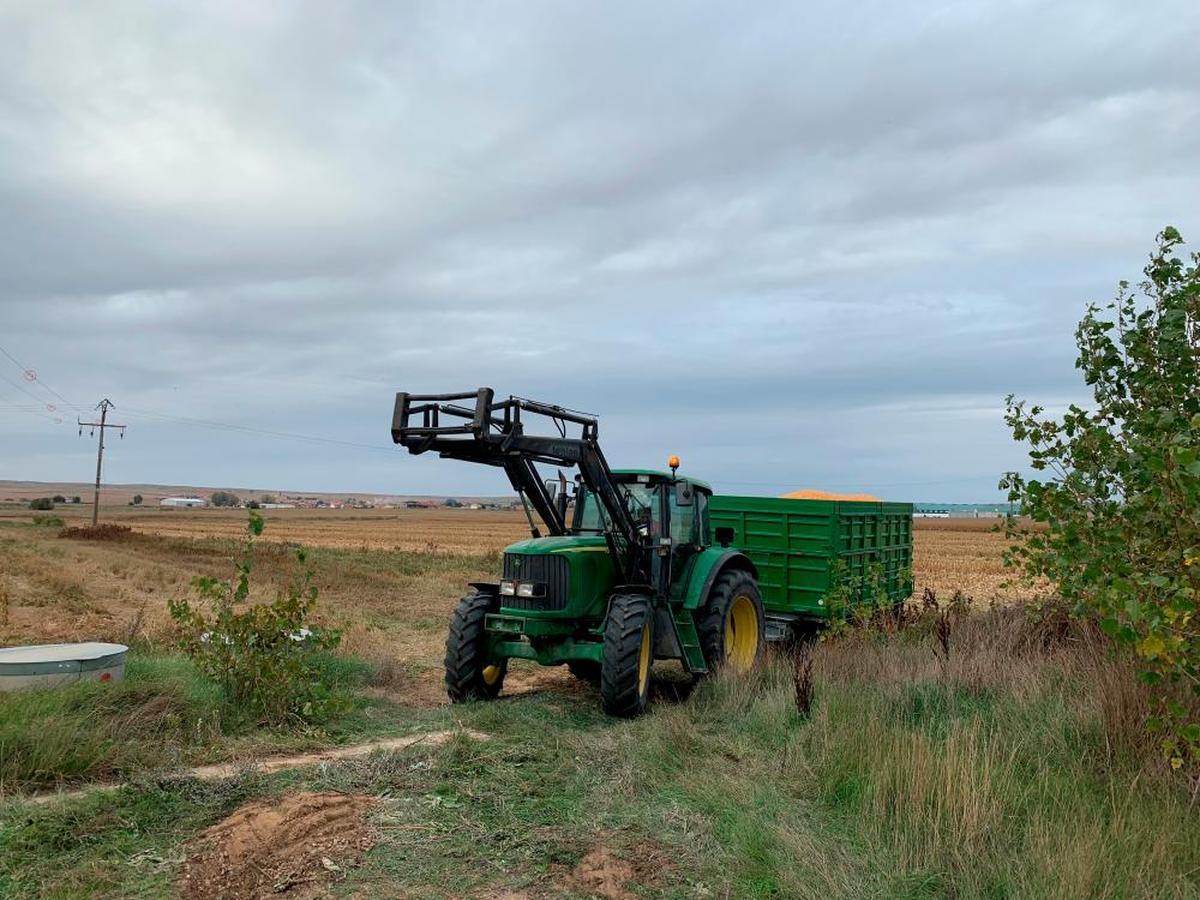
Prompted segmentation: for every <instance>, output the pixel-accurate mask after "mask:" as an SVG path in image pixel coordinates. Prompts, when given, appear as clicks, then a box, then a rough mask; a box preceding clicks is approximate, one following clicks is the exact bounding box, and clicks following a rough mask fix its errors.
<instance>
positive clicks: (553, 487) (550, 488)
mask: <svg viewBox="0 0 1200 900" xmlns="http://www.w3.org/2000/svg"><path fill="white" fill-rule="evenodd" d="M546 493H547V494H549V495H550V499H551V500H553V499H554V498H555V497H557V496H558V479H557V478H547V479H546Z"/></svg>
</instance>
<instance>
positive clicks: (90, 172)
mask: <svg viewBox="0 0 1200 900" xmlns="http://www.w3.org/2000/svg"><path fill="white" fill-rule="evenodd" d="M1151 6H1152V7H1154V8H1153V9H1149V8H1147V7H1146V5H1144V4H1143V5H1141V6H1138V7H1136V8H1134V7H1129V6H1128V5H1127V4H1118V3H1094V2H1086V3H1085V2H1076V3H1060V4H1053V5H1043V4H1033V3H1016V4H1014V3H996V2H992V3H987V2H977V3H961V4H954V5H950V6H943V7H936V8H935V7H931V6H928V5H926V4H910V5H907V6H904V5H896V4H884V3H879V4H873V5H867V6H861V5H860V6H859V7H855V8H852V9H847V8H845V6H844V4H840V5H835V4H832V3H823V4H817V5H812V4H808V5H804V6H803V7H801V6H799V5H795V4H757V5H754V6H753V7H751V8H748V9H734V8H731V7H724V6H720V5H716V4H712V5H706V6H705V5H696V4H683V3H674V4H672V3H668V4H655V5H654V6H653V7H649V8H646V7H644V6H637V5H633V4H629V5H614V4H605V5H603V6H597V7H594V8H580V7H578V6H563V5H560V4H548V3H547V4H527V5H523V6H521V7H520V8H514V7H512V6H503V7H500V6H496V7H479V6H477V5H474V4H472V5H467V4H455V3H438V4H427V5H410V6H406V7H403V8H401V9H397V8H396V7H394V5H391V4H375V3H350V4H342V5H339V6H337V7H330V6H328V5H326V4H309V5H303V4H288V5H281V6H278V7H271V6H268V5H263V4H252V5H247V4H233V3H230V4H206V5H205V6H203V7H196V8H194V9H192V8H189V9H187V10H180V9H167V8H166V7H161V6H154V5H149V4H146V5H142V4H133V3H126V4H122V3H115V4H106V5H105V6H104V7H103V8H101V7H87V6H73V7H59V8H47V7H38V6H30V5H13V6H11V7H5V8H0V270H2V271H3V272H4V278H3V279H2V280H0V345H2V346H4V347H6V348H8V349H9V350H10V351H11V352H13V353H14V354H15V355H17V357H18V358H19V359H21V360H22V361H23V362H25V363H27V364H29V365H33V366H36V367H37V369H38V371H39V373H40V375H41V377H42V378H43V379H44V381H45V382H47V383H49V384H50V385H51V386H52V387H54V388H55V389H56V390H58V391H60V392H62V393H63V394H64V395H65V396H67V397H68V398H70V399H71V400H72V401H73V402H74V403H76V404H79V405H80V406H81V407H83V408H88V407H90V406H91V405H92V404H93V403H94V402H95V401H96V400H97V399H99V396H100V395H103V394H106V395H109V396H112V397H113V399H114V400H115V401H116V402H117V403H118V407H119V408H120V410H121V412H122V413H123V414H125V415H126V416H128V419H129V421H130V423H131V425H133V426H134V427H133V428H131V430H130V432H129V437H128V439H127V440H126V441H125V442H124V443H123V444H122V445H120V447H119V449H118V451H117V452H115V453H114V454H112V458H111V462H110V467H109V469H108V473H109V478H110V479H111V480H114V481H134V480H139V481H140V480H147V481H190V482H206V483H227V484H230V483H232V484H251V485H259V486H271V487H297V488H300V487H310V488H313V489H346V490H350V489H355V490H397V491H423V490H428V491H439V492H440V491H449V490H460V489H461V490H496V491H499V490H501V489H503V485H502V484H501V483H500V482H498V481H496V480H495V479H494V478H492V477H491V475H490V474H489V473H486V472H483V473H481V472H473V471H471V470H469V469H468V468H465V467H459V466H454V465H452V464H439V463H438V462H437V461H428V460H423V459H422V460H418V459H413V458H409V457H407V456H406V455H397V454H394V453H389V452H388V439H387V434H386V428H387V422H388V412H389V406H390V402H391V393H392V391H394V390H396V389H398V388H406V389H414V390H421V389H448V388H457V387H466V388H471V387H475V386H477V385H479V384H493V385H495V386H496V387H497V388H498V389H499V390H501V391H512V392H514V393H520V394H525V395H531V396H538V397H544V398H546V399H550V400H553V401H555V402H562V403H565V404H568V405H572V406H576V407H582V408H587V409H591V410H594V411H596V412H598V413H600V414H601V416H602V419H601V421H602V429H603V433H604V435H605V437H606V446H607V447H608V452H609V455H610V457H612V458H613V459H614V460H616V461H620V462H622V463H626V464H640V463H650V464H653V463H658V462H659V461H660V460H661V457H663V456H665V454H667V453H669V452H678V453H680V454H682V455H683V456H684V457H685V463H686V466H687V467H688V468H690V469H691V470H692V471H694V472H696V473H697V474H701V475H704V476H707V477H709V478H711V479H712V480H713V481H714V482H716V483H717V485H718V486H719V487H723V488H724V489H728V490H746V491H750V492H754V491H758V490H762V491H773V490H776V489H779V488H783V487H789V486H818V487H846V488H849V487H855V486H858V485H864V486H870V487H872V488H874V489H875V490H877V491H879V492H880V493H883V494H886V495H888V496H895V497H900V498H913V497H917V498H927V499H939V498H940V499H947V500H953V499H991V498H992V497H994V496H995V495H996V494H995V491H994V484H995V476H996V473H998V472H1000V471H1002V470H1004V469H1008V468H1012V467H1014V466H1017V465H1019V464H1020V463H1021V460H1022V456H1021V454H1020V451H1019V449H1018V448H1016V447H1015V446H1014V445H1012V444H1011V442H1010V441H1009V440H1008V439H1007V437H1006V435H1005V433H1004V430H1003V427H1002V424H1001V422H1000V407H1001V404H1002V397H1003V396H1004V395H1005V394H1006V393H1008V392H1010V391H1015V392H1017V393H1019V394H1023V395H1028V396H1032V397H1036V398H1038V399H1041V400H1045V401H1047V402H1050V403H1061V402H1065V401H1066V400H1068V399H1072V398H1076V397H1078V396H1079V394H1080V389H1079V385H1078V381H1077V379H1076V377H1075V373H1074V371H1073V369H1072V365H1071V364H1072V359H1073V346H1072V340H1071V331H1072V327H1073V323H1074V322H1075V320H1076V319H1077V318H1078V316H1079V314H1080V312H1081V311H1082V308H1083V305H1084V303H1085V302H1087V301H1089V300H1095V299H1103V298H1104V297H1107V296H1109V295H1110V294H1111V293H1112V290H1113V286H1114V285H1115V282H1116V281H1117V280H1118V279H1119V278H1122V277H1131V276H1134V275H1136V273H1137V272H1138V270H1139V269H1140V267H1141V265H1142V260H1143V259H1144V255H1145V253H1146V251H1147V250H1148V248H1149V244H1150V241H1151V238H1152V236H1153V234H1154V233H1155V231H1157V230H1158V229H1159V228H1160V227H1161V226H1162V225H1164V224H1166V223H1168V222H1170V223H1173V224H1176V225H1178V226H1179V227H1180V228H1181V229H1182V230H1183V231H1184V234H1185V235H1192V236H1194V235H1197V234H1200V220H1197V213H1196V210H1197V209H1200V168H1198V167H1197V166H1196V165H1195V163H1196V158H1197V149H1198V148H1200V63H1197V61H1196V59H1197V57H1196V54H1195V52H1194V48H1195V46H1196V40H1197V38H1198V37H1200V14H1198V13H1197V11H1196V8H1195V6H1194V4H1190V3H1185V2H1159V3H1154V4H1151ZM3 365H8V366H9V368H8V369H3V368H0V373H3V374H5V375H6V376H7V377H9V378H10V379H17V380H18V383H22V382H20V381H19V378H20V372H19V371H18V370H17V369H16V367H15V366H12V365H11V364H9V363H8V361H7V360H3V359H0V367H2V366H3ZM28 389H31V390H32V391H33V392H34V393H35V394H36V395H37V396H39V397H43V398H45V399H52V398H49V397H48V395H45V393H44V392H43V391H41V389H40V388H39V387H38V386H37V385H33V386H32V387H31V388H28ZM2 404H8V409H7V410H4V411H5V413H6V414H5V415H4V416H2V417H0V477H32V478H45V479H83V478H86V475H87V471H88V457H89V454H90V452H91V448H90V446H89V445H87V443H86V442H81V441H79V440H78V439H77V437H76V436H75V435H74V433H73V429H71V428H69V427H68V426H67V425H65V424H64V425H62V426H56V425H55V424H54V423H53V421H51V419H47V418H44V417H41V418H39V417H38V416H36V415H32V414H31V413H33V412H35V411H39V412H42V413H46V412H47V411H46V410H45V409H42V410H31V409H26V408H25V407H28V406H31V405H32V404H33V400H32V399H31V398H30V397H29V396H28V395H26V394H23V393H21V392H19V391H17V390H16V389H15V388H13V387H12V385H10V384H6V383H5V382H3V381H0V405H2ZM57 405H61V404H57ZM61 412H62V411H60V413H58V414H61ZM65 412H66V413H68V415H67V416H65V417H66V418H69V419H73V416H74V410H72V409H66V410H65ZM164 414H165V415H169V416H182V417H189V418H200V419H206V420H215V421H219V422H222V423H229V424H233V425H241V426H250V427H254V428H261V429H267V430H275V431H288V432H298V433H302V434H306V435H317V436H325V437H329V438H334V439H338V440H344V441H349V442H352V443H355V444H362V445H369V447H368V446H364V447H346V446H342V445H334V444H322V443H314V442H289V441H287V440H283V439H278V438H271V437H268V436H265V435H251V434H247V433H244V432H238V431H231V430H220V429H214V428H202V427H198V426H194V425H186V424H183V423H180V422H176V421H171V420H168V419H164V418H162V417H161V416H162V415H164ZM51 415H54V414H51ZM372 448H374V449H372Z"/></svg>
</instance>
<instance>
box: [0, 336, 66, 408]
mask: <svg viewBox="0 0 1200 900" xmlns="http://www.w3.org/2000/svg"><path fill="white" fill-rule="evenodd" d="M0 353H3V354H4V355H5V356H7V357H8V358H9V360H10V361H11V362H12V364H13V365H14V366H16V367H17V368H18V369H20V370H21V374H22V375H24V376H25V377H26V379H27V380H28V381H30V382H32V383H34V384H38V385H40V386H41V387H43V388H45V389H46V390H47V391H49V392H50V393H51V394H53V395H54V396H55V397H57V398H58V399H59V400H61V401H62V402H63V403H65V404H67V406H69V407H71V408H72V409H73V410H75V411H76V412H83V410H82V409H81V408H80V407H78V406H76V405H75V404H74V403H72V402H71V401H70V400H68V399H67V398H66V397H64V396H63V395H62V394H60V393H59V392H58V391H56V390H55V389H54V388H52V387H50V385H48V384H46V382H44V381H42V380H41V379H40V378H39V377H38V374H37V370H36V369H33V368H31V367H29V366H26V365H25V364H24V363H22V362H21V361H20V360H19V359H17V358H16V357H15V356H13V355H12V354H11V353H9V352H8V351H7V350H5V349H4V348H3V347H0ZM31 375H32V377H29V376H31ZM10 383H11V382H10ZM37 399H38V400H40V399H41V398H40V397H38V398H37Z"/></svg>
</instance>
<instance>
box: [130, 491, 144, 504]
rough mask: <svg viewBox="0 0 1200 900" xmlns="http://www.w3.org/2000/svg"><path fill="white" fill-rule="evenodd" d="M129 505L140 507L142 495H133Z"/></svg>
mask: <svg viewBox="0 0 1200 900" xmlns="http://www.w3.org/2000/svg"><path fill="white" fill-rule="evenodd" d="M129 505H130V506H141V505H142V495H141V494H134V495H133V499H132V500H130V501H129Z"/></svg>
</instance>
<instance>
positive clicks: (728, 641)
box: [696, 569, 766, 674]
mask: <svg viewBox="0 0 1200 900" xmlns="http://www.w3.org/2000/svg"><path fill="white" fill-rule="evenodd" d="M696 613H697V615H696V630H697V631H698V632H699V633H700V647H701V649H702V650H703V651H704V661H705V662H706V663H708V669H709V671H710V672H717V671H720V670H722V669H725V670H728V671H730V672H734V673H737V674H743V673H745V672H749V671H750V670H751V669H752V668H754V666H755V664H756V663H757V662H758V661H759V660H760V659H761V658H762V655H763V647H764V645H765V640H766V621H765V617H764V614H763V605H762V597H760V596H759V593H758V585H757V584H755V583H754V577H753V576H752V575H751V574H750V573H749V572H745V571H742V570H741V569H732V570H730V571H728V572H723V573H721V575H720V577H719V578H717V581H716V583H715V584H714V585H713V586H712V590H710V591H709V594H708V600H707V601H705V604H704V606H702V607H700V609H698V610H697V611H696Z"/></svg>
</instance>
